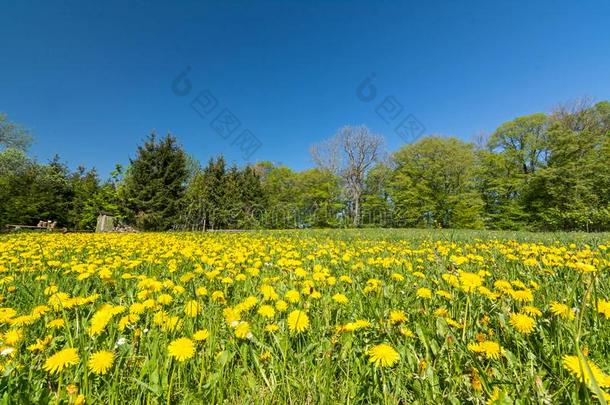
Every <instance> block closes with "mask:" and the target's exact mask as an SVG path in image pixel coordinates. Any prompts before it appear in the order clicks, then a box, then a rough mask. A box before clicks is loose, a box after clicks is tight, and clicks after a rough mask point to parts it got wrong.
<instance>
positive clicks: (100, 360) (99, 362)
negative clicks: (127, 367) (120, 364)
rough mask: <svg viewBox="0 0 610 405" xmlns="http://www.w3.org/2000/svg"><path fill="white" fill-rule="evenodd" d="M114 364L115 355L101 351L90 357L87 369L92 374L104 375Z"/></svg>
mask: <svg viewBox="0 0 610 405" xmlns="http://www.w3.org/2000/svg"><path fill="white" fill-rule="evenodd" d="M113 362H114V353H112V352H110V351H107V350H100V351H98V352H95V353H93V354H92V355H91V357H89V361H88V362H87V367H88V368H89V371H91V372H92V373H95V374H100V375H103V374H106V373H107V372H108V370H110V367H112V363H113Z"/></svg>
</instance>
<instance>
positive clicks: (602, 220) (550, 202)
mask: <svg viewBox="0 0 610 405" xmlns="http://www.w3.org/2000/svg"><path fill="white" fill-rule="evenodd" d="M30 142H31V136H30V134H29V132H28V131H27V130H25V129H23V127H21V126H20V125H18V124H14V123H11V122H10V121H8V119H7V117H6V115H3V114H0V226H3V225H4V224H7V223H17V224H30V225H34V224H36V223H37V222H38V221H39V220H41V219H42V220H46V219H51V220H56V221H58V224H59V226H60V227H63V226H65V227H67V228H70V229H93V228H94V226H95V220H96V217H97V215H98V214H99V212H101V211H109V212H111V213H113V214H114V215H116V216H119V218H121V219H124V220H125V221H126V222H127V223H129V224H131V225H134V226H135V227H136V228H139V229H142V230H167V229H188V230H206V229H229V228H230V229H255V228H272V229H279V228H309V227H314V228H316V227H346V226H351V227H355V226H363V227H428V228H437V227H438V228H483V227H484V228H487V229H505V230H548V231H570V230H582V231H605V230H610V164H608V162H610V102H606V101H605V102H600V103H597V104H595V105H593V106H588V105H579V106H576V107H574V108H572V109H567V108H560V109H557V110H556V111H554V112H553V113H552V114H542V113H537V114H531V115H526V116H523V117H517V118H516V119H514V120H511V121H509V122H506V123H504V124H502V125H500V126H499V127H498V129H497V130H496V131H494V132H493V133H492V134H491V136H490V137H489V139H488V141H487V143H486V144H485V145H482V146H478V147H477V146H475V145H473V144H470V143H466V142H463V141H460V140H458V139H456V138H450V137H449V138H444V137H438V136H437V137H427V138H423V139H421V140H419V141H418V142H416V143H414V144H410V145H405V146H404V147H403V148H401V149H400V150H398V151H396V152H395V153H394V154H393V156H392V157H393V159H392V161H391V162H386V163H379V161H380V159H378V158H377V157H376V158H375V159H374V161H375V162H377V164H376V165H375V166H367V169H366V170H364V171H362V170H361V171H359V172H358V173H360V174H362V176H364V177H362V178H361V177H359V178H358V181H357V182H356V183H357V187H356V188H354V187H352V189H350V188H349V187H348V185H347V182H346V179H345V178H342V177H341V173H343V172H341V171H334V172H333V171H332V170H331V169H329V168H332V167H335V164H336V163H337V161H336V158H337V155H336V153H337V149H336V148H337V147H338V145H340V143H337V140H335V143H333V142H331V143H330V144H329V145H327V146H328V148H327V149H328V150H326V152H328V153H327V154H323V153H322V151H321V150H320V151H319V152H320V153H318V155H317V157H318V158H319V160H320V161H325V162H326V165H322V166H321V167H326V166H327V169H311V170H304V171H294V170H292V169H290V168H289V167H286V166H283V165H275V164H273V163H271V162H259V163H256V164H254V165H249V166H245V167H237V166H235V165H233V166H230V167H229V165H227V163H226V162H225V160H224V158H223V157H222V156H220V157H218V158H215V159H211V160H210V161H209V163H208V164H207V165H206V166H205V167H204V168H201V167H200V165H199V162H198V161H197V160H196V159H194V158H193V157H190V156H189V155H187V154H186V153H185V152H184V151H183V150H182V149H181V148H180V147H179V146H178V145H177V143H176V140H175V139H174V138H173V137H171V136H167V137H166V138H164V139H161V140H157V139H156V137H155V136H154V134H153V135H151V137H150V138H148V140H147V141H146V142H145V143H144V145H143V146H140V147H139V148H138V150H137V156H136V158H135V159H134V160H132V161H131V165H130V166H129V167H128V169H127V170H126V171H125V173H123V170H122V168H120V167H118V170H117V171H115V172H114V173H113V175H112V178H111V179H109V180H107V181H102V180H101V179H100V178H99V176H98V174H97V173H96V171H95V169H90V170H86V169H85V168H78V169H77V170H76V171H75V172H70V170H69V169H68V168H67V167H66V166H65V165H64V164H62V163H61V162H60V160H59V158H56V159H54V160H53V161H52V162H50V163H48V164H40V163H38V162H36V161H35V160H34V159H31V158H30V157H28V155H27V154H26V151H27V146H28V145H29V144H30ZM348 146H349V145H348ZM372 162H373V160H371V165H372V164H373V163H372ZM123 174H124V176H123ZM343 174H345V173H343ZM361 180H363V182H362V181H361ZM354 191H357V193H356V194H357V195H356V194H354ZM356 201H357V203H358V207H356ZM355 213H358V214H355ZM355 216H358V218H355Z"/></svg>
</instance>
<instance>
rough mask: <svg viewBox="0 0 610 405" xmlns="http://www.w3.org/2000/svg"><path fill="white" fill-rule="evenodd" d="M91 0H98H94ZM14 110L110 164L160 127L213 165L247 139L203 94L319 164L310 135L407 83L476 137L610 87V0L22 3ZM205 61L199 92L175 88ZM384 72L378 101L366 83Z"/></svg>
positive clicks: (68, 146)
mask: <svg viewBox="0 0 610 405" xmlns="http://www.w3.org/2000/svg"><path fill="white" fill-rule="evenodd" d="M85 3H88V4H85ZM0 50H1V55H2V59H1V62H0V111H3V112H6V113H7V114H8V115H9V117H10V118H11V119H12V120H13V121H17V122H20V123H22V124H24V125H25V126H27V127H28V128H30V129H31V130H32V132H33V134H34V136H35V138H36V143H35V145H34V146H33V147H32V150H31V152H32V153H33V154H34V155H35V156H37V157H38V158H39V159H40V160H43V161H44V160H47V159H49V158H50V157H51V156H52V155H53V154H55V153H58V154H60V156H61V157H62V158H63V159H64V160H65V161H66V162H67V163H68V164H69V165H70V166H71V167H76V166H77V165H79V164H85V165H86V166H88V167H91V166H95V167H97V168H98V170H99V171H100V174H101V175H102V176H104V177H105V176H106V175H107V174H108V173H109V171H110V170H111V169H112V168H113V167H114V164H115V163H126V162H127V159H128V157H129V156H133V155H134V151H135V148H136V145H137V144H138V143H140V142H141V141H142V139H144V138H145V137H146V136H147V135H148V134H149V133H150V132H151V130H153V129H154V130H156V131H157V133H159V134H161V135H162V134H165V133H167V132H171V133H173V134H174V135H175V136H177V137H178V139H179V141H180V142H181V143H182V144H183V145H184V146H185V148H186V149H187V151H188V152H189V153H191V154H192V155H194V156H195V157H196V158H198V159H199V160H200V161H202V162H205V161H207V159H209V157H211V156H214V155H217V154H219V153H223V154H224V155H225V156H226V157H227V158H228V160H229V161H235V162H236V163H237V164H244V163H245V162H246V160H245V159H244V158H243V154H242V152H241V150H240V149H239V147H237V146H236V145H231V139H229V140H225V139H223V138H222V137H221V136H219V135H218V134H217V133H216V132H214V130H213V129H212V128H211V127H210V122H211V120H212V119H213V118H214V117H213V116H208V117H206V118H202V117H200V116H199V115H198V114H197V113H196V112H194V111H193V109H191V107H190V106H189V102H190V100H191V99H192V98H193V97H194V96H196V95H197V94H198V93H199V91H203V90H205V89H209V90H210V92H211V93H212V94H213V95H214V96H215V98H216V99H217V100H218V106H217V107H216V110H215V111H212V114H213V115H215V114H216V113H217V112H220V110H221V109H223V108H229V109H230V110H231V111H232V112H233V113H234V114H235V116H237V117H238V119H239V120H240V121H241V127H240V130H241V129H249V130H250V131H252V133H253V134H254V135H255V136H256V137H258V139H260V141H261V142H262V146H261V147H260V149H258V150H257V151H256V153H255V154H254V155H252V157H251V158H250V161H253V160H272V161H276V162H282V163H285V164H288V165H290V166H292V167H293V168H295V169H303V168H306V167H309V166H311V165H312V163H311V162H310V159H309V153H308V149H309V146H310V145H311V144H312V143H314V142H316V141H319V140H321V139H324V138H326V137H328V136H331V135H332V134H333V133H334V132H335V130H336V129H337V128H338V127H340V126H343V125H346V124H366V125H368V126H369V127H370V128H371V129H373V130H374V131H375V132H378V133H381V134H383V135H384V136H385V137H386V140H387V145H388V148H389V149H390V150H394V149H396V148H398V147H399V146H400V145H401V143H402V142H403V140H402V139H401V138H400V137H399V136H398V135H396V134H395V133H394V131H393V125H388V124H386V123H385V122H384V121H383V120H382V119H381V118H379V117H378V116H377V115H376V113H375V105H376V103H377V102H378V101H381V100H382V99H383V98H384V97H385V96H388V95H393V96H394V97H395V98H396V100H398V101H399V102H400V103H401V104H402V105H403V107H404V114H407V113H411V114H413V115H414V116H416V117H417V118H418V119H419V121H421V122H422V123H423V124H424V125H425V127H426V132H427V133H441V134H446V135H456V136H458V137H460V138H462V139H466V140H469V139H472V137H473V136H474V135H475V134H477V133H479V132H481V131H485V132H490V131H493V130H494V129H495V128H496V127H497V126H498V125H499V124H501V123H502V122H504V121H506V120H509V119H511V118H514V117H516V116H519V115H523V114H528V113H534V112H539V111H549V110H550V109H551V108H552V107H553V106H555V105H556V104H558V103H560V102H567V101H570V100H573V99H575V98H578V97H582V96H589V97H592V98H593V99H594V100H603V99H610V2H608V1H605V0H603V1H570V2H568V1H556V0H555V1H488V0H487V1H464V2H462V1H443V2H441V1H419V2H402V3H400V4H399V2H396V1H389V2H384V1H381V2H380V1H366V2H365V1H329V2H318V1H303V2H294V1H280V0H278V1H252V0H248V1H239V2H236V1H222V2H221V1H218V2H200V1H196V2H195V1H194V2H192V3H191V2H156V1H114V0H113V1H98V2H80V1H61V2H59V1H56V2H54V1H48V2H46V1H14V2H4V3H3V4H2V6H1V8H0ZM186 66H190V67H191V73H190V75H189V79H190V80H191V83H192V92H191V94H190V95H187V96H184V97H179V96H176V95H175V94H174V93H173V92H172V88H171V84H172V81H173V79H174V78H175V77H176V76H177V75H178V74H179V73H180V72H181V71H182V70H183V69H184V68H185V67H186ZM371 72H374V73H375V74H376V77H375V81H374V84H375V86H376V88H377V89H378V96H377V99H376V100H374V101H373V102H371V103H364V102H363V101H361V100H360V99H359V98H357V97H356V88H357V86H358V85H359V84H360V83H361V82H362V80H363V79H365V78H366V77H367V76H368V75H369V74H370V73H371Z"/></svg>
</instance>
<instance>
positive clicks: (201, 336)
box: [193, 329, 210, 342]
mask: <svg viewBox="0 0 610 405" xmlns="http://www.w3.org/2000/svg"><path fill="white" fill-rule="evenodd" d="M209 336H210V332H208V330H207V329H201V330H198V331H197V332H195V333H194V334H193V339H194V340H195V341H197V342H203V341H204V340H206V339H207V338H208V337H209Z"/></svg>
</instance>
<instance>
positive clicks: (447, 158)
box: [391, 137, 483, 228]
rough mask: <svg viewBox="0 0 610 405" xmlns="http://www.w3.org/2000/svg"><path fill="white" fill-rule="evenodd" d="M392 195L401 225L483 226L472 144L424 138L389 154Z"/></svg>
mask: <svg viewBox="0 0 610 405" xmlns="http://www.w3.org/2000/svg"><path fill="white" fill-rule="evenodd" d="M394 161H395V163H396V170H395V173H394V178H393V181H392V191H391V196H392V200H393V202H394V205H395V217H396V221H397V222H398V223H399V224H400V225H406V226H415V227H421V226H435V227H436V226H438V227H442V228H480V227H482V221H481V217H482V211H483V210H482V208H483V202H482V200H481V197H480V195H479V194H478V193H477V192H476V187H475V168H476V167H475V155H474V151H473V146H472V145H470V144H467V143H464V142H462V141H460V140H459V139H457V138H441V137H428V138H424V139H422V140H420V141H419V142H417V143H415V144H412V145H407V146H405V147H403V148H402V149H400V150H399V151H398V152H396V153H395V154H394Z"/></svg>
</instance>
